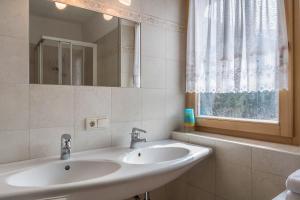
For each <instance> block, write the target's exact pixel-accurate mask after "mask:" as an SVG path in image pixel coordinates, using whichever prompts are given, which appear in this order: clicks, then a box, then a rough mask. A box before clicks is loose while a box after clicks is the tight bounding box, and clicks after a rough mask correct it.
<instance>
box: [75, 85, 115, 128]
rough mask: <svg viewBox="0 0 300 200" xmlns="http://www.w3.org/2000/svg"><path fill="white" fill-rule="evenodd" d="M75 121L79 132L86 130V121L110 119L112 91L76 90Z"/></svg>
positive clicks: (104, 89)
mask: <svg viewBox="0 0 300 200" xmlns="http://www.w3.org/2000/svg"><path fill="white" fill-rule="evenodd" d="M74 105H75V107H74V120H75V126H76V128H77V129H78V130H85V119H86V118H90V117H106V118H110V112H111V89H110V88H106V87H87V86H84V87H75V88H74Z"/></svg>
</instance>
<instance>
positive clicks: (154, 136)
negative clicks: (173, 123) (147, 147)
mask: <svg viewBox="0 0 300 200" xmlns="http://www.w3.org/2000/svg"><path fill="white" fill-rule="evenodd" d="M142 127H143V129H144V130H146V131H147V133H146V134H145V135H144V136H145V137H146V138H147V141H156V140H164V139H169V138H170V137H171V132H168V131H167V130H166V125H165V121H164V120H147V121H143V122H142Z"/></svg>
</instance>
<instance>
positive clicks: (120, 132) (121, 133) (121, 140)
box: [111, 121, 147, 147]
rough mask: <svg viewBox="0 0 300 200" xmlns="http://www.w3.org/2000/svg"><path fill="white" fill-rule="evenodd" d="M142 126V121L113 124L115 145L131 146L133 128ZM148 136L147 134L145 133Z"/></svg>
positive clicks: (112, 134)
mask: <svg viewBox="0 0 300 200" xmlns="http://www.w3.org/2000/svg"><path fill="white" fill-rule="evenodd" d="M134 127H136V128H142V122H141V121H137V122H122V123H114V124H112V125H111V137H112V145H113V146H127V147H128V146H129V145H130V140H131V136H130V133H131V132H132V128H134ZM145 136H147V135H145Z"/></svg>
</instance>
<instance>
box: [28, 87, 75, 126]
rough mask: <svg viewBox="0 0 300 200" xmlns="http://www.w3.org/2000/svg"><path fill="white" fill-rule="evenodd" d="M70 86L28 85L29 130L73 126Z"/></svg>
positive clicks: (72, 96) (71, 88)
mask: <svg viewBox="0 0 300 200" xmlns="http://www.w3.org/2000/svg"><path fill="white" fill-rule="evenodd" d="M73 99H74V95H73V87H72V86H52V85H30V128H31V129H37V128H51V127H70V126H74V120H73V117H74V115H73V113H74V112H73V110H74V103H73V102H74V100H73Z"/></svg>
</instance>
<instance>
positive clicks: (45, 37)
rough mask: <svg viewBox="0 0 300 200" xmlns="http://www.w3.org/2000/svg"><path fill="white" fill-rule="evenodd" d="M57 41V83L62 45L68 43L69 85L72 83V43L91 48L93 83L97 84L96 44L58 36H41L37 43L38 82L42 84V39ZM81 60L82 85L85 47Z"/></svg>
mask: <svg viewBox="0 0 300 200" xmlns="http://www.w3.org/2000/svg"><path fill="white" fill-rule="evenodd" d="M46 40H48V41H55V42H58V85H62V45H63V44H67V45H70V85H73V81H72V78H73V76H72V73H73V71H72V70H73V67H72V65H73V63H72V61H73V50H72V48H73V45H74V46H81V47H90V48H92V49H93V85H94V86H96V85H97V44H94V43H89V42H82V41H76V40H69V39H64V38H58V37H51V36H44V35H43V36H42V37H41V39H40V40H39V42H38V44H37V49H38V83H39V84H43V42H44V41H46ZM82 56H83V61H82V83H81V84H82V85H84V67H85V66H84V63H85V48H83V55H82Z"/></svg>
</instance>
